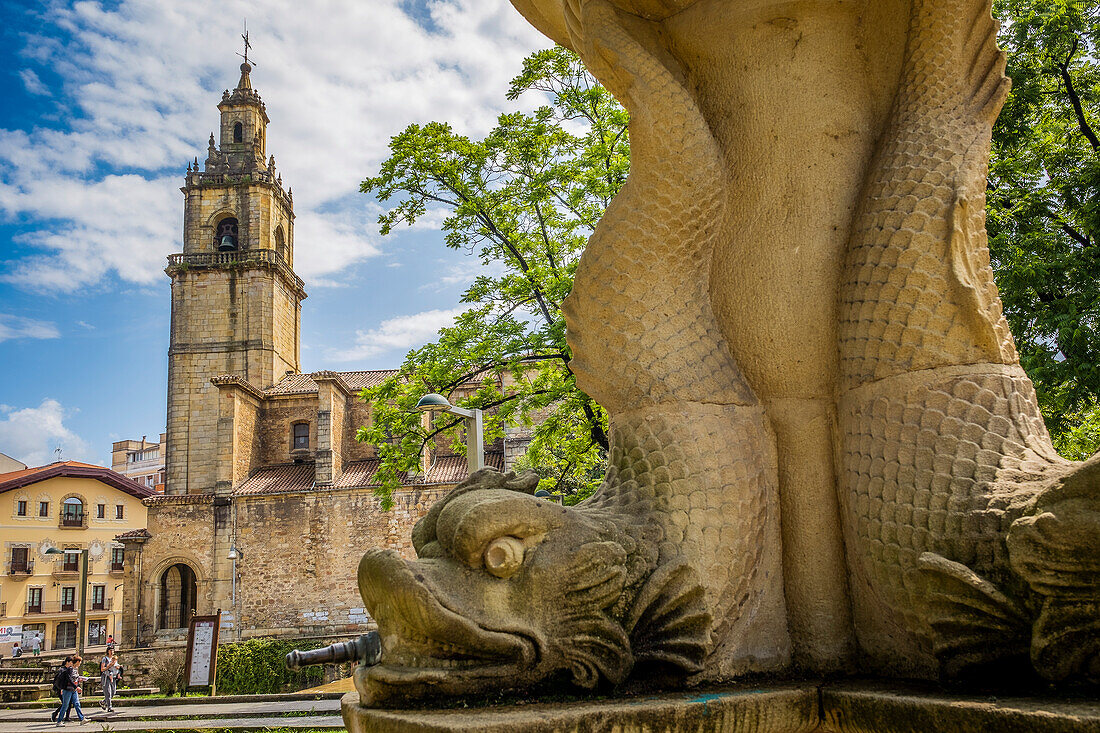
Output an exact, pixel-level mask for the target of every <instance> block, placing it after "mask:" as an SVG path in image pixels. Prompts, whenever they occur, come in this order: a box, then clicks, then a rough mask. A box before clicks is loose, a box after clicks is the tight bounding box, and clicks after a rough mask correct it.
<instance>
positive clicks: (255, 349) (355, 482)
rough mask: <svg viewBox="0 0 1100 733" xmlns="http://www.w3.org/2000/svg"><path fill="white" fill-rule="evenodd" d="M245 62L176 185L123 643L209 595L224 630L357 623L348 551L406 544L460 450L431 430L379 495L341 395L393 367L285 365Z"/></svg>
mask: <svg viewBox="0 0 1100 733" xmlns="http://www.w3.org/2000/svg"><path fill="white" fill-rule="evenodd" d="M250 71H251V67H250V66H249V65H248V64H247V63H245V64H243V65H242V66H241V76H240V81H239V82H238V83H237V87H236V88H235V89H234V90H233V91H231V92H230V91H226V92H225V94H224V95H223V97H222V100H221V103H220V104H219V105H218V109H219V110H220V112H221V124H220V126H219V136H218V139H217V140H215V136H214V135H213V134H211V136H210V142H209V150H208V154H207V158H206V161H205V164H204V165H203V166H202V169H201V170H200V167H199V163H198V161H197V160H196V161H195V162H194V163H193V164H192V165H189V166H188V170H187V175H186V180H185V184H184V186H183V187H182V189H181V190H182V192H183V195H184V231H183V251H182V252H181V253H179V254H174V255H172V256H170V257H169V261H168V267H167V269H166V270H165V272H166V273H167V275H168V276H169V277H170V278H171V280H172V325H171V329H172V330H171V339H170V347H169V354H168V425H167V451H166V453H167V457H166V474H167V483H166V486H165V490H164V494H163V495H158V496H155V497H151V498H149V499H147V500H146V504H147V506H148V509H149V512H148V525H147V527H145V528H144V529H139V530H134V531H131V532H127V533H126V534H123V535H120V536H119V538H118V539H119V540H120V541H121V542H123V543H124V546H125V553H126V585H125V598H124V614H123V616H124V629H123V635H122V636H123V638H122V641H123V643H124V644H125V645H126V646H128V647H131V648H135V647H146V646H162V645H170V644H172V643H174V642H178V641H179V640H180V639H182V638H183V637H184V635H185V634H186V627H187V620H188V619H189V618H190V616H191V615H192V614H200V615H201V614H208V613H214V612H216V611H218V610H220V611H221V612H222V613H223V618H224V621H223V623H224V626H225V628H224V629H223V632H222V633H223V638H225V639H236V638H247V637H250V636H261V635H273V634H274V635H296V636H322V635H339V634H346V635H352V634H357V633H360V632H361V631H362V630H364V629H366V628H368V625H369V623H370V619H369V617H368V616H367V615H366V613H365V611H364V609H363V607H362V602H361V601H360V599H359V595H358V592H357V590H356V586H355V572H356V566H357V564H358V561H359V558H360V556H361V555H362V554H363V551H364V550H365V549H367V548H369V547H390V548H394V549H398V550H400V551H402V552H404V553H407V554H411V552H412V548H411V545H410V544H409V539H408V538H409V534H410V531H411V529H412V525H413V524H414V523H415V522H416V520H417V519H418V518H419V517H421V516H423V514H424V513H425V512H426V511H427V509H428V507H429V506H431V504H432V503H433V502H434V501H435V500H436V499H438V498H439V497H441V496H442V495H443V494H445V493H446V492H447V491H448V490H449V489H450V488H452V487H453V486H454V485H455V484H456V483H458V482H459V481H461V480H462V479H464V478H465V477H466V475H467V468H466V459H465V457H463V456H459V455H454V454H453V453H451V452H449V450H448V449H447V448H446V447H445V446H443V445H441V444H437V445H436V446H434V447H433V449H432V450H431V451H430V452H428V453H426V455H425V456H424V458H423V465H422V470H421V471H420V472H419V473H418V474H417V475H414V476H409V477H406V479H405V482H404V486H403V487H402V488H401V490H399V491H398V492H396V494H395V496H394V508H393V509H392V510H390V511H382V510H381V507H380V504H379V500H378V499H377V498H375V497H374V495H373V493H372V488H373V487H374V486H375V481H374V475H375V472H376V471H377V470H378V467H379V461H378V451H377V448H376V447H375V446H372V445H369V444H363V443H359V442H357V441H356V439H355V435H356V430H357V428H358V427H360V426H362V425H366V424H367V423H368V422H369V421H370V419H371V416H370V412H371V406H370V405H369V404H366V403H364V402H362V401H361V400H359V399H358V397H357V394H358V393H359V391H360V390H362V389H363V388H365V387H369V386H372V385H375V384H377V383H378V382H380V381H381V380H382V379H385V378H386V377H388V376H390V375H391V374H392V372H390V371H384V370H383V371H350V372H349V371H345V372H336V371H320V372H314V373H311V374H303V373H301V371H300V363H301V362H300V346H301V308H302V301H303V300H304V299H305V297H306V292H305V288H304V285H303V283H302V280H301V279H300V278H299V277H298V276H297V275H296V274H295V272H294V247H295V242H294V199H293V195H292V192H291V190H290V189H289V188H288V189H285V190H284V188H283V185H282V178H281V176H280V175H278V174H277V173H276V170H275V159H274V157H273V156H270V155H269V154H268V153H267V125H268V122H269V119H268V116H267V112H266V110H265V107H264V103H263V101H262V100H261V99H260V96H259V94H258V93H257V92H256V91H255V90H254V89H253V88H252V83H251V79H250V76H249V73H250ZM265 156H266V157H265ZM306 246H308V244H307V245H306ZM505 448H506V446H504V445H499V444H498V445H496V446H490V448H489V450H488V451H487V453H486V461H487V463H488V465H491V466H495V467H497V468H502V467H504V465H505V460H504V453H505ZM508 454H509V456H511V457H513V458H514V457H515V455H516V447H515V446H514V445H513V446H508ZM508 463H511V461H508Z"/></svg>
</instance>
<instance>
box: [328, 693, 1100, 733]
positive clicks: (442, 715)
mask: <svg viewBox="0 0 1100 733" xmlns="http://www.w3.org/2000/svg"><path fill="white" fill-rule="evenodd" d="M342 707H343V714H344V723H345V724H346V725H347V727H348V731H350V733H368V732H369V733H412V732H413V731H415V732H416V733H430V732H432V731H469V732H470V733H474V732H475V731H476V732H477V733H574V732H577V733H580V732H582V731H608V732H611V731H615V732H616V733H657V732H658V731H691V732H692V733H932V732H933V731H934V732H935V733H954V732H955V731H959V732H962V731H967V732H969V731H997V733H1016V732H1019V733H1023V732H1024V731H1042V732H1043V733H1085V732H1086V731H1088V732H1089V733H1096V732H1097V731H1100V703H1097V702H1081V701H1065V700H1058V699H1052V698H1003V699H1002V698H991V697H988V696H973V697H966V696H959V695H947V694H943V693H938V692H927V691H921V690H917V689H907V688H904V687H898V686H881V685H861V684H858V683H836V684H826V685H818V684H815V683H812V682H807V683H795V684H789V685H774V686H767V687H727V688H712V689H699V690H692V691H689V692H676V693H664V694H659V695H639V696H635V697H618V698H612V699H604V700H587V701H583V702H562V703H534V704H530V705H517V706H498V707H482V708H463V709H437V710H425V709H419V710H385V709H371V708H364V707H361V706H360V705H359V694H358V693H357V692H349V693H348V694H347V695H345V696H344V698H343V702H342Z"/></svg>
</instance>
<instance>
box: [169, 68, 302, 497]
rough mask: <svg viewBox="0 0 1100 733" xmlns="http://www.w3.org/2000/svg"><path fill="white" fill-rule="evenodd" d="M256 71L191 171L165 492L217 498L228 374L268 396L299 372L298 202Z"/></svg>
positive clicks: (179, 264)
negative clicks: (275, 149)
mask: <svg viewBox="0 0 1100 733" xmlns="http://www.w3.org/2000/svg"><path fill="white" fill-rule="evenodd" d="M251 71H252V66H251V65H250V64H249V63H248V62H247V60H246V61H245V63H243V64H241V78H240V81H238V82H237V88H236V89H234V90H233V91H232V92H230V91H228V90H226V92H225V93H224V94H223V95H222V99H221V103H220V104H219V105H218V109H219V110H220V111H221V125H220V129H219V134H218V138H217V140H215V137H214V134H213V133H211V134H210V143H209V149H208V151H207V156H206V162H205V163H204V165H203V166H202V169H201V170H200V168H199V162H198V159H197V158H196V159H195V162H194V163H193V164H189V165H188V166H187V178H186V182H185V184H184V186H183V188H182V189H180V190H181V191H183V195H184V218H183V252H182V253H180V254H174V255H171V256H170V257H169V258H168V267H167V269H165V273H167V275H168V276H169V277H170V278H172V333H171V340H170V346H169V349H168V449H167V486H166V492H167V493H169V494H184V493H192V494H193V493H207V492H211V491H213V488H214V483H215V478H216V477H215V474H216V463H217V460H218V458H219V456H218V448H217V446H218V441H217V439H216V434H217V428H218V410H219V405H218V390H217V388H216V387H215V386H214V385H213V384H211V381H210V380H211V379H212V378H213V377H215V376H218V375H225V374H228V375H232V376H233V377H237V378H240V379H242V380H244V381H246V382H248V383H249V384H250V385H251V386H252V387H255V388H257V389H261V390H262V389H264V388H265V387H268V386H270V385H272V384H274V383H275V382H276V381H278V380H279V379H280V378H281V377H283V376H284V375H285V374H286V373H287V372H288V371H295V372H296V371H298V369H299V364H300V359H299V355H300V347H301V343H300V331H301V310H302V300H303V299H304V298H305V297H306V293H305V289H304V288H303V285H302V281H301V279H300V278H299V277H298V276H297V275H296V274H295V273H294V197H293V194H292V193H291V191H290V190H284V189H283V185H282V176H280V175H277V174H276V172H275V157H274V156H270V157H267V123H268V122H269V120H268V117H267V111H266V109H265V107H264V103H263V101H261V99H260V95H259V94H257V93H256V90H254V89H253V88H252V82H251V80H250V79H249V72H251Z"/></svg>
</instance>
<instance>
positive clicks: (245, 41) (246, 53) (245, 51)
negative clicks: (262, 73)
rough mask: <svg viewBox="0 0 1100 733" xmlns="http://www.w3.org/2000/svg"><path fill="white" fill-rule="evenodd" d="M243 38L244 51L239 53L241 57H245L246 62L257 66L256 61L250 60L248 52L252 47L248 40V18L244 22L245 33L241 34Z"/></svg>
mask: <svg viewBox="0 0 1100 733" xmlns="http://www.w3.org/2000/svg"><path fill="white" fill-rule="evenodd" d="M241 38H242V39H244V53H239V54H237V55H238V56H240V57H241V58H243V59H244V62H245V63H246V64H251V65H253V66H255V65H256V62H255V61H249V60H248V52H249V50H250V49H251V48H252V44H251V43H249V41H248V21H247V20H246V21H245V22H244V33H242V34H241Z"/></svg>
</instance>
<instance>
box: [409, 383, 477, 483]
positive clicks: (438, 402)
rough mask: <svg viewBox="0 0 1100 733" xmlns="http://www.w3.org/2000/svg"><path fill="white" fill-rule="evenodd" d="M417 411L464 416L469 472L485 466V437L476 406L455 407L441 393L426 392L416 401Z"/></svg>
mask: <svg viewBox="0 0 1100 733" xmlns="http://www.w3.org/2000/svg"><path fill="white" fill-rule="evenodd" d="M416 410H417V412H449V413H450V414H452V415H458V416H459V417H462V418H465V421H466V460H467V461H468V462H469V464H470V473H471V474H473V472H474V471H477V470H480V469H482V468H485V438H484V437H483V435H482V432H483V428H482V422H481V410H479V409H477V408H476V407H475V408H474V409H472V410H468V409H466V408H465V407H455V406H454V405H452V404H451V403H450V400H448V399H447V398H446V397H444V396H443V395H441V394H435V393H434V392H433V393H432V394H426V395H424V396H423V397H421V398H420V401H419V402H417V403H416Z"/></svg>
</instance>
